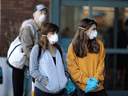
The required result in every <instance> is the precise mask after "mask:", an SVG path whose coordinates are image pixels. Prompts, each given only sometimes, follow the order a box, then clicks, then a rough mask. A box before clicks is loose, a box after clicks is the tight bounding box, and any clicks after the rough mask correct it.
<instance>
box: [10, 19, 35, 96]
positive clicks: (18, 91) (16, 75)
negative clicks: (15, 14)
mask: <svg viewBox="0 0 128 96" xmlns="http://www.w3.org/2000/svg"><path fill="white" fill-rule="evenodd" d="M32 22H33V19H27V20H25V21H23V23H22V24H21V27H20V32H21V31H22V30H23V29H24V27H26V26H28V25H29V24H31V23H32ZM12 82H13V93H14V96H23V82H24V71H23V70H21V69H17V68H15V67H13V69H12Z"/></svg>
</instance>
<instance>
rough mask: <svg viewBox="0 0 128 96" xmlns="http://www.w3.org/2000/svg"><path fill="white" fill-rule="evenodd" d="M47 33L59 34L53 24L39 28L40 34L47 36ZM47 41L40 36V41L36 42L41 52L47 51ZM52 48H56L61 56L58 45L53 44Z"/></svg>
mask: <svg viewBox="0 0 128 96" xmlns="http://www.w3.org/2000/svg"><path fill="white" fill-rule="evenodd" d="M49 32H57V33H58V32H59V27H58V26H57V25H55V24H53V23H46V24H44V25H43V26H42V27H41V33H42V35H47V34H48V33H49ZM48 43H49V41H48V39H47V37H46V36H42V37H41V39H40V40H39V41H38V42H37V44H38V45H39V46H41V47H42V48H43V50H44V51H45V50H47V49H48ZM53 46H54V47H56V48H57V49H58V50H59V52H60V53H61V54H62V51H61V47H60V45H59V44H58V43H55V44H53Z"/></svg>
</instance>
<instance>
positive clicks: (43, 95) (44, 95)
mask: <svg viewBox="0 0 128 96" xmlns="http://www.w3.org/2000/svg"><path fill="white" fill-rule="evenodd" d="M63 93H64V91H62V92H61V93H58V94H50V93H46V92H43V91H42V90H40V89H38V88H37V87H35V88H34V96H62V95H63Z"/></svg>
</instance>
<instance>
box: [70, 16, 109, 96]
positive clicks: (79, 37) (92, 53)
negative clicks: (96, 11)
mask: <svg viewBox="0 0 128 96" xmlns="http://www.w3.org/2000/svg"><path fill="white" fill-rule="evenodd" d="M96 30H97V23H96V22H95V21H94V20H91V19H87V18H84V19H82V20H81V21H80V22H79V28H78V31H77V33H76V35H75V37H74V38H73V41H72V43H71V44H70V46H69V49H68V68H69V72H70V74H71V76H72V78H73V79H74V81H75V82H76V84H77V85H78V86H79V88H80V89H81V92H82V93H83V94H84V95H85V96H107V93H106V91H105V90H104V87H103V82H104V70H105V63H104V59H105V49H104V45H103V43H102V42H101V41H100V40H99V39H96V37H97V31H96Z"/></svg>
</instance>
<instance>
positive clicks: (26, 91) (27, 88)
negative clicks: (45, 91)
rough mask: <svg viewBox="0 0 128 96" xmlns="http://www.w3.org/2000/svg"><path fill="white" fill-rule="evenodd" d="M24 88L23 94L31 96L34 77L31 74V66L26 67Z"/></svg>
mask: <svg viewBox="0 0 128 96" xmlns="http://www.w3.org/2000/svg"><path fill="white" fill-rule="evenodd" d="M23 87H24V89H23V96H31V91H32V78H31V76H30V71H29V67H27V66H26V67H25V68H24V86H23Z"/></svg>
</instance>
